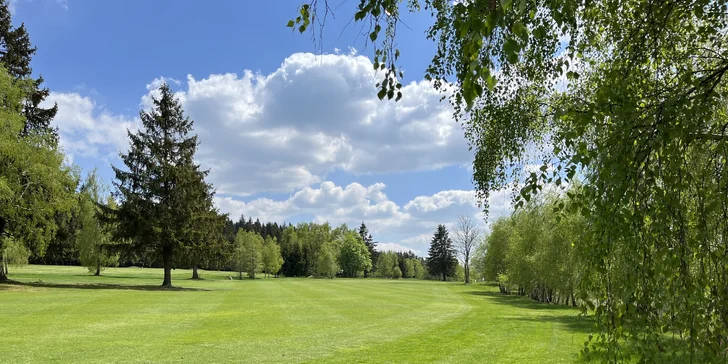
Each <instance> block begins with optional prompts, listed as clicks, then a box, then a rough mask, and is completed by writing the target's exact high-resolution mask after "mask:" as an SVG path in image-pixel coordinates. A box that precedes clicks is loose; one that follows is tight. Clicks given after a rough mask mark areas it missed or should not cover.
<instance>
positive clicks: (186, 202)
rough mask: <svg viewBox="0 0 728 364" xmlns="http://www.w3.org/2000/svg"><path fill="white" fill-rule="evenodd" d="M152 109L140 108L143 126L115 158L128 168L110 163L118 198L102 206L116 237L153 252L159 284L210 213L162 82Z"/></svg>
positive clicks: (181, 122) (183, 122)
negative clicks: (111, 205)
mask: <svg viewBox="0 0 728 364" xmlns="http://www.w3.org/2000/svg"><path fill="white" fill-rule="evenodd" d="M159 90H160V92H161V96H160V97H159V98H154V100H153V101H154V106H153V109H152V110H149V111H144V110H142V111H141V112H140V117H141V121H142V125H143V128H142V129H140V130H139V131H137V132H136V133H131V132H129V133H128V134H129V139H130V142H131V143H130V148H129V152H128V153H127V154H122V155H121V158H122V160H123V162H124V164H125V165H126V167H127V169H128V170H126V171H125V170H122V169H120V168H116V167H113V166H112V168H113V170H114V173H115V175H116V181H115V182H114V185H115V186H116V187H117V189H118V191H117V194H116V195H117V197H118V198H119V200H120V205H119V208H118V209H116V210H110V209H106V212H107V213H108V214H107V215H108V222H111V223H113V224H115V225H116V229H115V233H116V235H117V237H118V238H123V239H129V240H130V241H131V246H132V248H133V249H134V250H137V251H145V252H151V253H154V255H155V258H157V259H161V261H162V262H163V266H164V281H163V283H162V286H165V287H170V286H171V285H172V275H171V274H172V267H173V265H174V264H175V259H176V258H177V259H178V258H179V257H180V256H181V255H182V254H184V253H185V249H184V248H187V247H189V246H191V245H192V244H193V242H195V241H197V239H200V237H201V236H204V234H205V233H206V232H208V231H209V230H208V227H207V226H202V227H199V226H197V224H198V223H199V222H200V220H201V219H205V218H206V217H207V216H210V215H211V214H212V212H211V203H210V201H211V199H212V196H213V194H214V191H212V186H211V185H209V184H207V183H206V182H205V181H204V178H205V176H206V175H207V173H208V171H202V170H200V168H199V165H197V164H195V163H194V161H193V158H194V154H195V152H196V150H197V146H198V142H197V137H196V136H190V135H189V134H190V133H191V132H192V126H193V125H192V124H193V122H192V120H190V119H189V118H187V117H185V116H184V112H183V110H182V106H181V105H180V104H179V101H178V100H176V99H175V98H174V96H173V94H172V91H171V90H170V89H169V86H167V85H166V84H164V85H162V86H161V87H160V89H159Z"/></svg>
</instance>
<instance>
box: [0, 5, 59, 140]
mask: <svg viewBox="0 0 728 364" xmlns="http://www.w3.org/2000/svg"><path fill="white" fill-rule="evenodd" d="M35 52H36V48H35V47H33V46H32V44H31V43H30V37H29V36H28V32H27V30H26V29H25V25H24V24H21V25H20V26H19V27H17V28H14V27H13V25H12V23H11V14H10V9H9V5H8V2H7V0H0V63H2V64H3V65H4V66H5V67H6V68H7V71H8V73H9V74H10V75H11V76H13V77H14V78H15V79H30V80H31V82H30V86H31V87H30V90H29V93H28V95H27V96H28V97H26V99H25V101H24V106H23V115H24V116H25V125H24V127H23V129H22V135H28V134H31V133H37V134H40V135H43V136H45V138H43V139H42V141H43V142H45V143H48V144H47V145H48V146H50V147H55V146H56V145H57V144H58V131H57V130H56V129H55V128H54V127H53V126H51V120H53V118H54V117H55V116H56V113H57V112H58V106H57V105H53V107H51V108H48V109H44V108H41V107H39V105H40V103H41V102H43V100H45V99H46V97H48V95H49V94H50V91H49V90H48V89H47V88H41V84H42V83H43V77H38V78H37V79H32V78H31V76H32V71H33V70H32V68H31V67H30V62H31V60H32V58H33V55H35Z"/></svg>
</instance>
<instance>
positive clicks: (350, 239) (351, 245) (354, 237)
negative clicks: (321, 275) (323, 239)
mask: <svg viewBox="0 0 728 364" xmlns="http://www.w3.org/2000/svg"><path fill="white" fill-rule="evenodd" d="M339 249H340V251H339V265H340V266H341V269H342V270H343V271H344V275H346V276H347V277H356V276H358V275H359V273H362V272H364V271H366V270H368V269H371V267H372V261H371V258H370V257H369V249H367V246H366V245H365V244H364V242H363V241H362V240H361V237H360V236H359V235H358V234H356V233H353V232H349V233H347V234H345V235H344V236H343V237H342V239H341V242H340V243H339Z"/></svg>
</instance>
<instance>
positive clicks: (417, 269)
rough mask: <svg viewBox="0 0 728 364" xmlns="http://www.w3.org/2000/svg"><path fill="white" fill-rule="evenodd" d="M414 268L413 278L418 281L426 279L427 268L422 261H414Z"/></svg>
mask: <svg viewBox="0 0 728 364" xmlns="http://www.w3.org/2000/svg"><path fill="white" fill-rule="evenodd" d="M412 266H413V268H414V269H413V272H414V273H413V275H412V276H413V277H414V278H417V279H422V278H425V267H424V266H423V265H422V261H421V260H420V259H413V261H412Z"/></svg>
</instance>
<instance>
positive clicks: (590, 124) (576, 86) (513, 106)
mask: <svg viewBox="0 0 728 364" xmlns="http://www.w3.org/2000/svg"><path fill="white" fill-rule="evenodd" d="M404 4H405V3H404V2H402V1H398V0H360V1H359V4H358V7H357V10H356V12H355V14H354V19H355V20H356V21H361V22H364V24H367V23H368V24H371V28H370V30H369V31H370V34H369V39H370V40H371V41H372V42H375V47H376V49H375V58H374V64H375V67H376V68H378V69H381V70H386V72H385V81H384V82H382V83H381V84H380V85H379V86H380V92H379V97H380V98H384V97H387V98H390V99H391V98H393V97H395V95H396V97H395V98H396V99H399V98H400V97H401V95H400V94H399V89H400V87H401V83H400V78H401V77H402V76H403V75H402V74H401V72H399V68H398V67H397V60H398V59H399V58H400V56H405V55H400V52H399V50H397V49H396V48H395V47H394V45H395V44H396V33H397V26H398V25H400V24H401V22H400V14H401V13H402V12H403V11H406V8H409V10H412V11H419V10H422V9H424V10H426V11H428V12H429V13H430V14H431V16H432V17H433V18H434V23H433V25H432V27H431V28H430V29H429V30H428V32H427V37H428V38H429V39H431V40H433V41H435V42H436V44H437V50H436V52H435V55H434V57H433V59H432V62H431V63H430V66H429V68H428V69H427V71H426V75H425V77H426V78H427V79H429V80H432V82H433V84H434V85H435V87H437V88H439V89H440V90H442V91H444V92H445V93H446V95H451V96H452V97H451V101H452V104H453V105H454V107H455V110H456V112H455V116H456V117H458V118H461V119H460V120H463V121H464V127H465V131H466V135H467V137H468V139H469V141H470V144H471V146H472V148H473V149H474V150H475V152H476V156H475V161H474V163H473V169H474V181H475V184H476V187H477V191H478V193H479V195H480V197H481V198H482V202H483V203H484V205H485V208H486V210H487V208H488V200H487V198H488V196H489V194H490V193H491V191H494V190H499V189H501V188H505V187H507V186H513V187H514V189H515V190H516V192H520V193H518V194H517V196H516V197H515V201H514V202H515V203H516V205H517V206H519V207H520V206H523V205H524V204H525V203H526V202H527V201H528V200H529V199H531V197H532V196H533V195H535V194H536V193H537V192H539V191H541V190H542V189H543V187H544V186H545V185H547V184H555V185H564V184H566V183H568V184H571V183H573V182H576V181H579V182H582V183H583V186H584V188H582V189H580V190H579V191H578V193H573V194H571V195H570V198H571V200H572V202H573V203H571V204H570V207H571V208H572V209H573V210H574V211H578V212H580V213H581V214H582V216H583V217H584V218H586V219H587V226H588V230H587V232H588V238H587V239H586V242H587V245H586V246H584V250H583V251H581V252H580V254H583V255H584V257H586V258H587V259H586V261H585V265H584V266H583V269H584V270H585V272H584V277H585V279H583V280H582V281H581V283H580V289H579V291H580V294H579V295H580V297H581V298H582V302H584V304H585V306H584V308H585V309H586V310H588V311H589V312H593V313H594V314H595V316H596V318H597V322H598V327H597V328H598V333H597V335H594V336H593V337H592V339H591V340H590V343H589V344H588V345H587V346H586V347H585V350H584V353H585V354H588V353H589V352H590V351H593V350H594V349H599V351H600V352H603V353H606V359H607V360H609V361H619V360H630V359H632V357H633V356H634V359H636V360H639V361H645V362H660V361H670V360H677V359H680V358H681V357H682V356H685V357H687V358H688V359H689V360H697V361H704V362H708V361H717V360H727V359H728V358H727V357H726V355H728V353H727V352H726V351H725V343H726V342H728V311H727V310H726V309H725V307H728V302H727V301H728V280H727V279H726V277H728V274H727V273H726V272H727V270H728V266H726V264H725V252H726V251H728V239H726V232H727V231H728V219H726V216H728V193H727V192H728V183H727V181H728V179H727V175H726V173H727V172H726V168H725V165H726V159H727V158H728V144H727V143H726V140H727V139H728V135H726V130H727V129H728V127H727V126H728V119H727V118H726V115H728V113H727V112H726V111H727V110H726V107H727V106H726V105H728V103H727V102H726V96H727V91H728V88H727V87H726V78H725V75H726V73H728V56H727V54H728V38H727V37H728V36H727V35H726V29H727V28H728V1H726V0H673V1H655V0H603V1H589V0H559V1H554V0H513V1H491V0H473V1H449V0H424V1H418V0H413V1H408V2H406V5H404ZM324 9H325V10H326V11H323V10H324ZM329 9H330V8H329V7H328V4H327V2H326V1H317V0H313V1H308V2H306V3H305V4H304V5H303V6H302V7H301V8H300V16H298V17H297V18H295V19H293V20H291V21H290V22H289V24H288V25H289V26H291V27H294V26H298V29H299V30H300V31H301V32H303V31H306V29H307V28H308V27H309V25H310V24H312V20H313V19H317V20H318V22H319V24H320V23H321V21H322V18H323V19H325V15H326V14H328V10H329ZM541 163H543V166H542V167H541V168H540V169H535V170H533V169H528V168H527V167H528V166H529V165H533V164H541ZM524 171H525V172H526V173H525V176H524V175H523V174H522V172H524ZM519 180H521V182H522V184H519V183H518V181H519Z"/></svg>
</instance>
